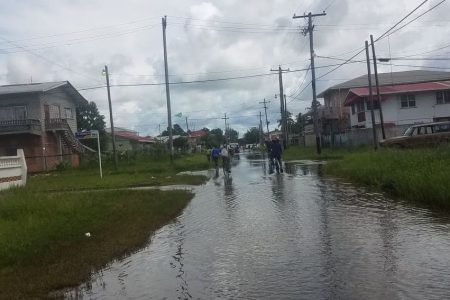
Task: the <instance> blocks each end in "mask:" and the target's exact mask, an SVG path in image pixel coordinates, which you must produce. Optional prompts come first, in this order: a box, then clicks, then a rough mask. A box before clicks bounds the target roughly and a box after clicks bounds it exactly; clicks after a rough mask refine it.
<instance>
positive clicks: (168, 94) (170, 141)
mask: <svg viewBox="0 0 450 300" xmlns="http://www.w3.org/2000/svg"><path fill="white" fill-rule="evenodd" d="M166 27H167V16H164V18H162V31H163V46H164V72H165V80H166V97H167V122H168V123H169V149H170V161H171V162H173V138H172V112H171V109H170V90H169V67H168V65H167V47H166Z"/></svg>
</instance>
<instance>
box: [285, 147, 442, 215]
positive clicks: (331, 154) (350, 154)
mask: <svg viewBox="0 0 450 300" xmlns="http://www.w3.org/2000/svg"><path fill="white" fill-rule="evenodd" d="M287 152H288V153H287V154H288V155H287V157H289V158H290V159H319V158H340V159H333V160H330V161H328V163H327V164H326V165H325V168H324V170H325V173H326V174H329V175H333V176H336V177H341V178H346V179H349V180H351V181H353V182H355V183H359V184H363V185H366V186H370V187H371V188H374V189H376V190H380V191H384V192H386V193H388V194H390V195H392V196H396V197H400V198H402V199H405V200H410V201H416V202H422V203H426V204H428V205H430V206H435V207H442V208H450V184H449V182H450V181H449V178H450V168H449V166H450V149H449V148H448V147H441V148H421V149H407V150H404V149H379V150H378V151H374V150H373V149H371V148H356V149H353V150H349V149H347V150H345V149H340V150H331V149H324V151H323V155H322V157H320V156H317V155H316V154H315V148H306V149H305V148H303V149H296V148H295V147H291V149H289V150H288V151H287ZM284 158H285V159H286V156H285V157H284Z"/></svg>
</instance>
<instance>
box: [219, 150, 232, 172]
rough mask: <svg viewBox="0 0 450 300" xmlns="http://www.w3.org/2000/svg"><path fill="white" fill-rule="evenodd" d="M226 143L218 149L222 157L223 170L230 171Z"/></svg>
mask: <svg viewBox="0 0 450 300" xmlns="http://www.w3.org/2000/svg"><path fill="white" fill-rule="evenodd" d="M227 148H228V147H227V145H226V144H224V145H223V146H222V149H220V156H221V157H222V164H223V169H224V171H225V172H228V173H231V168H230V154H229V153H228V149H227Z"/></svg>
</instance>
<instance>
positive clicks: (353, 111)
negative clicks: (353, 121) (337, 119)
mask: <svg viewBox="0 0 450 300" xmlns="http://www.w3.org/2000/svg"><path fill="white" fill-rule="evenodd" d="M354 114H355V103H352V115H354Z"/></svg>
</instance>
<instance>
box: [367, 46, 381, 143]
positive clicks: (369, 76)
mask: <svg viewBox="0 0 450 300" xmlns="http://www.w3.org/2000/svg"><path fill="white" fill-rule="evenodd" d="M365 44H366V59H367V78H368V80H369V101H370V106H371V109H370V115H371V118H372V132H373V147H374V149H375V150H377V149H378V142H377V129H376V128H375V113H374V111H373V95H372V76H371V74H370V58H369V42H367V41H366V43H365Z"/></svg>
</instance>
